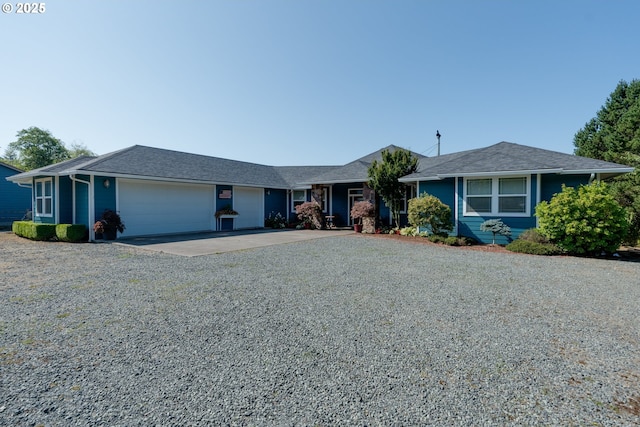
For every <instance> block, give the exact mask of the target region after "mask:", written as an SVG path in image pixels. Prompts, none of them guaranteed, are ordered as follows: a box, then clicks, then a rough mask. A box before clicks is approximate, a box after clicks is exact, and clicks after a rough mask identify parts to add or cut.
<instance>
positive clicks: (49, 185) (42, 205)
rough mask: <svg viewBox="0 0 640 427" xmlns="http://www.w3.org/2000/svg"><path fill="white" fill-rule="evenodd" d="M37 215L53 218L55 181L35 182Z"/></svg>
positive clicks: (42, 180) (43, 180)
mask: <svg viewBox="0 0 640 427" xmlns="http://www.w3.org/2000/svg"><path fill="white" fill-rule="evenodd" d="M35 196H36V215H37V216H53V181H52V180H51V178H46V179H38V180H36V182H35Z"/></svg>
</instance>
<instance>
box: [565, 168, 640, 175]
mask: <svg viewBox="0 0 640 427" xmlns="http://www.w3.org/2000/svg"><path fill="white" fill-rule="evenodd" d="M634 170H635V168H632V167H628V168H610V169H574V170H563V171H562V172H560V173H561V174H562V175H581V174H587V173H616V174H623V173H629V172H633V171H634Z"/></svg>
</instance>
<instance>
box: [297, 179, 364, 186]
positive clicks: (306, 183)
mask: <svg viewBox="0 0 640 427" xmlns="http://www.w3.org/2000/svg"><path fill="white" fill-rule="evenodd" d="M367 181H368V180H367V179H365V180H364V181H363V180H362V178H351V179H335V180H332V181H321V182H316V181H313V182H301V183H300V184H301V185H316V184H317V185H329V184H349V183H351V182H367Z"/></svg>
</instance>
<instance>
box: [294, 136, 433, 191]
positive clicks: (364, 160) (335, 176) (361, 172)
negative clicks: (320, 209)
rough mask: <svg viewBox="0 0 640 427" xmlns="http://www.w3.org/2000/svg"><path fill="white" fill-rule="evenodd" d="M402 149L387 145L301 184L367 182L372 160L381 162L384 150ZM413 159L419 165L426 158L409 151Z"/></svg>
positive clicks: (308, 178)
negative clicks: (414, 158)
mask: <svg viewBox="0 0 640 427" xmlns="http://www.w3.org/2000/svg"><path fill="white" fill-rule="evenodd" d="M399 149H402V148H401V147H397V146H395V145H389V146H387V147H385V148H381V149H380V150H377V151H374V152H373V153H370V154H367V155H366V156H364V157H361V158H359V159H357V160H354V161H353V162H350V163H347V164H346V165H344V166H340V167H337V168H335V169H333V170H330V171H328V172H326V173H324V174H321V175H317V176H307V177H306V178H305V180H304V181H302V183H304V184H333V183H338V182H366V181H368V180H369V173H368V170H369V166H371V163H373V161H374V160H377V161H381V160H382V152H383V151H384V150H387V151H390V152H392V153H393V152H394V151H396V150H399ZM411 154H413V155H414V156H415V157H417V158H418V161H419V164H420V163H421V162H422V161H423V159H426V158H427V157H425V156H423V155H422V154H418V153H414V152H413V151H411Z"/></svg>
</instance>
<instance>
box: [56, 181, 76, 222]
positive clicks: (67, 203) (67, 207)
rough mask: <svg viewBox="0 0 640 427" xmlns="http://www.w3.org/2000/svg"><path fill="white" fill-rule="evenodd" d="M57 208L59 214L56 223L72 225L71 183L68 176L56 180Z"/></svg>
mask: <svg viewBox="0 0 640 427" xmlns="http://www.w3.org/2000/svg"><path fill="white" fill-rule="evenodd" d="M58 185H59V191H58V197H59V199H58V206H59V209H60V214H59V216H58V223H60V224H72V223H73V203H72V200H73V182H72V181H71V179H70V178H69V177H68V176H61V177H60V178H58Z"/></svg>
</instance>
